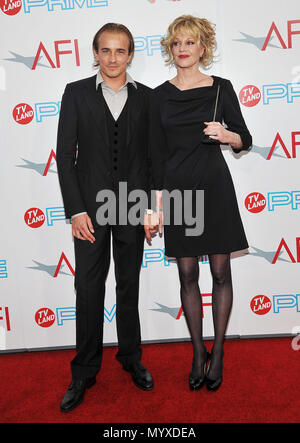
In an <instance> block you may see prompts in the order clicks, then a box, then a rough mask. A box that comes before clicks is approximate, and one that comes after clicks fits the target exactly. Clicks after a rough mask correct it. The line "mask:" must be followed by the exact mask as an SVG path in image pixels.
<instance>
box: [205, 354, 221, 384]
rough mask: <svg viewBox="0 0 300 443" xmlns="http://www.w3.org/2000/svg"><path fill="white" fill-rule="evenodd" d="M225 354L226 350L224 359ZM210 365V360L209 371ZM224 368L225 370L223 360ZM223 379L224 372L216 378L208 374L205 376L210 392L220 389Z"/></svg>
mask: <svg viewBox="0 0 300 443" xmlns="http://www.w3.org/2000/svg"><path fill="white" fill-rule="evenodd" d="M223 356H224V352H222V359H223ZM209 367H210V362H209V365H208V368H207V373H208V371H209ZM222 370H223V362H222ZM222 381H223V377H222V373H221V375H220V376H219V377H218V378H216V379H212V378H209V377H207V376H206V377H205V384H206V388H207V390H208V391H210V392H215V391H217V390H218V389H219V387H220V386H221V384H222Z"/></svg>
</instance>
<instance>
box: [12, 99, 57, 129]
mask: <svg viewBox="0 0 300 443" xmlns="http://www.w3.org/2000/svg"><path fill="white" fill-rule="evenodd" d="M60 106H61V102H60V101H59V102H43V103H35V105H34V108H35V112H34V110H33V108H32V106H31V105H29V104H28V103H19V104H18V105H16V106H15V107H14V109H13V112H12V116H13V119H14V120H15V122H16V123H18V124H20V125H28V124H29V123H31V122H32V120H33V119H34V117H35V121H36V122H37V123H42V121H43V120H44V119H45V118H48V117H56V116H57V115H58V114H59V112H60Z"/></svg>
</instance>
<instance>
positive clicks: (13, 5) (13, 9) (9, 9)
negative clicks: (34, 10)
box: [0, 0, 22, 15]
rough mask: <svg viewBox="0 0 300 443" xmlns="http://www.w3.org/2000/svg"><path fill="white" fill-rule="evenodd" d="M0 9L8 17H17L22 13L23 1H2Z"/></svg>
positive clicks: (0, 1)
mask: <svg viewBox="0 0 300 443" xmlns="http://www.w3.org/2000/svg"><path fill="white" fill-rule="evenodd" d="M0 8H1V10H2V11H3V12H4V14H6V15H16V14H18V13H19V12H20V11H21V8H22V0H0Z"/></svg>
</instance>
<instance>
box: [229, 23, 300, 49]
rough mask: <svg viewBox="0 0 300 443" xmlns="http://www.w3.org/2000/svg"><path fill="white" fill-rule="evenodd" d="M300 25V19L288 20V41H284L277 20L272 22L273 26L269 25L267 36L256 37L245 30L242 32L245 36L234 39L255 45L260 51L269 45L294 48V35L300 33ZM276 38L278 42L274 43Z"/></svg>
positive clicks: (277, 47)
mask: <svg viewBox="0 0 300 443" xmlns="http://www.w3.org/2000/svg"><path fill="white" fill-rule="evenodd" d="M299 25H300V20H288V21H287V22H286V27H287V28H286V31H285V32H286V33H287V40H286V41H284V38H283V37H282V32H280V31H279V28H278V26H277V25H276V23H275V22H272V24H271V26H270V27H269V29H268V31H267V36H264V37H254V36H253V35H250V34H246V33H245V32H240V34H242V36H243V38H242V39H241V38H239V39H234V40H233V41H236V42H241V43H247V44H250V45H254V46H255V47H256V48H257V49H259V50H260V51H265V50H266V49H267V47H270V48H276V49H285V50H288V49H293V40H294V36H295V35H297V34H300V26H299ZM274 39H275V42H276V44H273V42H274ZM278 44H279V46H278Z"/></svg>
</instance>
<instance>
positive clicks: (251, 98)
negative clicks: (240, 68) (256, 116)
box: [239, 82, 300, 107]
mask: <svg viewBox="0 0 300 443" xmlns="http://www.w3.org/2000/svg"><path fill="white" fill-rule="evenodd" d="M298 97H300V82H294V83H274V84H271V85H263V86H262V88H261V90H260V89H259V88H258V87H257V86H255V85H246V86H244V87H243V88H242V89H241V90H240V92H239V100H240V103H241V104H242V105H244V106H247V107H253V106H256V105H258V103H259V102H260V101H261V98H262V103H263V105H269V104H270V103H272V102H273V101H274V100H282V99H284V101H285V102H286V103H294V99H295V98H298Z"/></svg>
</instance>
